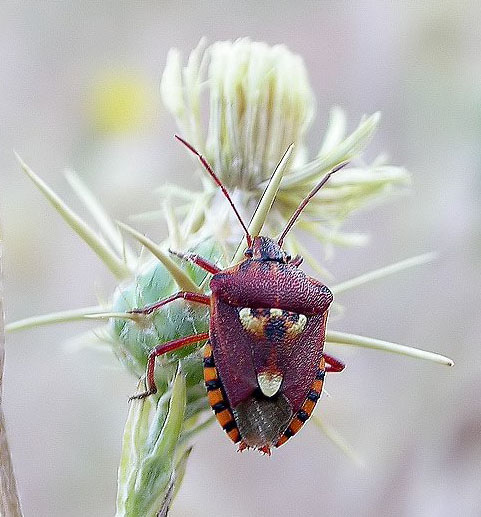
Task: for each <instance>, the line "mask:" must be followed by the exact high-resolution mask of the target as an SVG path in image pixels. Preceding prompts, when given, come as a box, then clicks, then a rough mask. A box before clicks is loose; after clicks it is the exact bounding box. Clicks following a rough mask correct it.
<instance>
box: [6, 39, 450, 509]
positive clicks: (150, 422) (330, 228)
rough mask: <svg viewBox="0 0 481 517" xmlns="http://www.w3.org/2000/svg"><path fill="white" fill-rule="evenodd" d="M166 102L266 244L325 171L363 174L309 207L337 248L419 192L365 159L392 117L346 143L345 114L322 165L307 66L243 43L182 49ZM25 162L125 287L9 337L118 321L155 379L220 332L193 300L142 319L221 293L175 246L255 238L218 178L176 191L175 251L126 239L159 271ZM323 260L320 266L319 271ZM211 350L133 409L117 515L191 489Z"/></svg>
mask: <svg viewBox="0 0 481 517" xmlns="http://www.w3.org/2000/svg"><path fill="white" fill-rule="evenodd" d="M205 90H207V91H208V93H209V106H208V112H209V121H208V124H207V126H206V127H207V129H204V125H203V123H202V114H203V112H204V111H203V110H204V108H203V104H202V99H201V98H202V96H203V93H204V92H205ZM162 96H163V99H164V103H165V105H166V106H167V108H168V109H169V110H170V111H171V112H172V113H173V115H174V116H175V118H176V120H177V123H178V125H179V127H180V128H181V132H182V135H183V136H184V137H186V138H187V139H188V140H190V141H191V142H192V144H193V145H195V146H196V147H197V148H198V149H199V151H201V152H202V153H204V154H205V155H206V157H207V158H208V159H209V160H210V161H211V162H212V164H213V166H214V168H215V170H216V171H217V172H218V174H219V175H220V176H221V178H222V180H223V181H224V182H225V183H226V185H228V186H229V187H230V190H231V191H233V190H235V192H234V198H235V200H236V203H237V204H238V206H239V208H240V209H241V211H243V212H249V211H250V210H252V207H254V206H257V209H256V211H255V213H254V216H253V218H252V220H251V223H250V225H249V231H250V232H251V233H252V234H253V235H257V234H259V233H260V232H261V231H262V232H263V233H266V234H268V235H274V234H275V233H276V232H277V231H278V230H279V228H280V227H281V226H283V225H284V222H285V220H286V219H287V218H288V217H289V216H290V215H291V214H292V212H293V210H294V208H295V207H296V206H297V205H298V204H299V201H300V200H301V199H302V198H304V197H305V195H306V194H307V192H309V191H310V190H311V188H312V186H313V185H314V184H317V183H318V182H319V179H320V177H322V176H323V175H324V173H325V172H327V171H328V170H330V169H331V168H332V167H334V166H337V165H339V164H340V163H342V162H344V161H346V160H350V161H351V163H353V164H356V165H355V166H354V165H352V166H351V167H350V168H349V169H347V170H345V171H343V173H342V174H338V175H337V177H334V178H333V179H332V181H331V182H330V183H329V184H328V185H327V186H326V188H325V189H323V190H322V191H321V192H320V193H319V196H318V197H317V198H316V199H315V200H313V202H312V203H311V204H310V205H308V209H306V211H305V213H303V219H302V220H301V221H300V222H299V224H298V226H299V228H302V229H303V230H305V231H307V232H309V233H311V234H312V235H314V236H315V237H317V238H318V239H319V240H321V241H323V242H325V243H328V244H330V245H334V244H356V243H357V244H358V243H359V241H360V240H361V238H360V236H359V235H345V234H341V233H340V232H339V231H338V227H339V225H340V224H341V223H342V221H343V220H344V219H345V218H346V217H347V216H348V215H349V214H350V213H351V212H352V211H353V210H355V209H358V208H360V207H363V206H366V205H367V204H368V203H369V202H370V201H371V200H372V199H374V198H380V197H383V196H385V195H386V194H387V193H389V192H390V191H391V190H393V189H394V187H396V186H397V185H405V184H407V183H408V182H409V175H408V173H407V172H406V171H405V170H404V169H402V168H400V167H394V166H387V165H385V164H384V162H382V161H381V160H380V159H377V160H375V161H374V162H373V163H372V164H371V165H370V166H366V165H364V164H363V162H362V161H360V153H361V152H362V150H363V149H364V147H365V146H366V144H367V142H368V141H369V139H370V138H371V136H372V134H373V133H374V131H375V129H376V127H377V123H378V120H379V115H378V114H374V115H372V116H370V117H367V118H365V119H363V120H362V121H361V122H360V124H359V126H358V128H357V129H356V130H355V131H354V132H353V133H351V134H350V135H349V136H347V137H346V136H345V129H344V128H345V116H344V114H343V112H342V111H341V110H340V109H339V108H335V109H334V110H333V111H332V112H331V117H330V122H329V126H328V129H327V131H326V134H325V136H324V139H323V142H322V143H321V144H320V146H319V147H320V148H319V151H318V153H317V154H316V155H315V157H314V158H312V159H310V160H309V159H308V158H307V151H306V149H305V148H304V144H303V139H304V136H305V133H306V131H307V129H308V127H309V124H310V123H311V121H312V118H313V114H314V101H313V95H312V92H311V88H310V86H309V83H308V81H307V74H306V71H305V68H304V65H303V62H302V59H301V58H300V57H299V56H296V55H294V54H292V53H291V52H290V51H289V50H287V49H286V48H285V47H283V46H275V47H269V46H267V45H265V44H263V43H252V42H250V41H249V40H248V39H242V40H238V41H236V42H234V43H232V42H219V43H215V44H214V45H212V46H211V47H208V48H206V46H205V43H204V42H203V41H201V43H200V44H199V46H198V47H197V48H196V49H195V50H194V51H193V52H192V53H191V55H190V57H189V60H188V64H187V66H186V67H184V68H182V66H181V60H180V55H179V53H178V51H176V50H172V51H171V52H170V53H169V56H168V59H167V65H166V69H165V72H164V76H163V80H162ZM291 144H294V146H292V145H291ZM286 149H287V151H286ZM282 156H283V159H282V160H281V161H280V163H279V165H278V167H277V168H276V169H275V173H274V174H272V171H273V170H274V168H275V166H276V164H277V163H278V162H279V160H280V158H281V157H282ZM20 163H21V166H22V168H23V170H24V171H25V172H26V174H27V175H28V176H29V177H30V178H31V180H32V181H33V182H34V183H35V184H36V185H37V187H38V188H39V189H40V190H41V191H42V192H43V194H44V195H45V196H46V197H47V199H48V200H49V201H50V202H51V203H52V205H53V206H54V207H55V208H56V209H57V210H58V211H59V213H60V214H61V215H62V216H63V217H64V219H65V220H66V222H67V223H68V224H69V225H70V226H71V227H72V228H73V229H74V230H75V231H76V232H77V233H78V234H79V235H80V237H82V238H83V239H84V241H85V242H86V243H87V244H88V245H89V246H90V247H91V248H92V249H93V250H94V251H95V252H96V253H97V255H98V256H99V258H100V259H101V260H102V261H103V262H104V263H105V265H106V266H107V267H108V268H109V270H110V271H111V272H112V273H113V274H114V275H115V276H116V278H118V280H119V286H118V288H117V289H116V291H115V293H114V295H113V297H112V300H111V302H110V303H109V304H108V305H107V306H105V307H103V306H93V307H87V308H84V309H80V310H79V309H76V310H71V311H64V312H61V313H57V314H51V315H45V316H40V317H34V318H28V319H26V320H23V321H20V322H15V323H11V324H10V325H8V326H7V329H8V330H10V331H12V330H19V329H22V328H28V327H31V326H34V325H40V324H49V323H57V322H61V321H72V320H75V319H80V318H90V319H99V320H104V321H107V323H106V324H105V325H104V326H103V327H102V328H101V329H97V331H96V333H95V339H96V340H97V341H98V342H99V343H100V342H101V341H104V342H105V343H107V344H108V345H109V346H111V347H112V349H113V351H114V352H115V353H116V355H117V356H118V357H119V358H120V359H121V361H122V362H123V364H125V365H126V367H127V368H128V369H129V370H130V371H132V372H133V373H134V374H135V375H136V376H138V377H141V376H142V375H143V374H144V372H145V366H146V362H147V357H148V354H149V351H150V350H151V349H152V348H153V347H154V346H155V345H157V344H159V343H162V342H166V341H169V340H172V339H176V338H178V337H181V336H185V335H188V334H193V333H202V332H205V331H206V330H207V328H208V313H207V311H206V310H205V309H202V308H201V309H199V308H195V307H192V306H189V305H188V304H185V303H183V302H182V301H180V302H174V303H172V304H169V305H166V306H164V307H162V308H161V309H159V310H158V311H156V312H155V313H153V314H150V315H145V314H132V313H130V312H129V311H130V310H131V309H133V308H135V307H141V306H143V305H146V304H150V303H153V302H155V301H156V300H158V299H162V298H165V297H167V296H169V295H171V294H173V293H174V292H176V291H178V290H179V289H181V290H187V291H194V292H206V290H207V289H208V280H209V277H208V275H207V274H206V273H205V272H202V271H200V270H199V269H198V268H196V267H194V266H192V265H190V264H188V263H185V262H183V261H181V260H179V259H178V258H176V257H171V256H169V254H168V252H167V248H168V246H169V245H171V246H172V247H174V248H176V249H182V250H183V251H184V250H185V251H193V252H195V253H198V254H201V255H203V256H205V257H206V258H208V259H210V260H211V261H213V262H216V263H218V264H219V265H220V266H221V267H224V266H226V265H227V264H229V263H230V262H231V261H232V260H233V261H235V260H237V258H238V256H239V254H238V253H235V251H236V248H238V245H239V241H240V240H241V235H240V232H239V228H238V224H237V221H235V222H234V221H231V220H230V219H231V218H230V213H229V212H228V206H226V203H225V200H224V199H222V201H221V200H220V196H219V194H218V190H217V189H216V188H215V187H214V186H213V185H212V184H211V182H210V180H209V178H205V177H203V179H202V184H203V190H202V191H200V192H190V191H187V190H185V189H181V188H179V187H176V186H173V185H171V186H168V187H166V186H163V187H162V197H163V201H164V207H163V211H162V215H163V217H164V218H165V221H166V224H167V226H168V229H169V235H170V237H169V239H168V241H166V242H164V243H160V244H157V243H154V242H153V241H151V240H150V239H149V238H148V237H146V236H144V235H142V234H141V233H139V232H138V231H137V230H134V229H133V228H131V227H129V226H127V225H124V224H120V227H121V229H122V232H123V234H128V235H129V236H130V237H132V238H134V239H135V240H136V241H138V242H139V243H140V244H142V246H143V247H144V248H146V249H147V250H148V251H149V252H150V253H151V254H152V255H153V256H154V257H155V259H152V258H149V259H146V257H145V253H144V254H140V255H139V256H136V254H135V253H134V252H133V250H132V249H131V248H130V246H129V245H128V244H126V243H125V242H124V239H123V236H122V234H120V233H119V230H118V227H117V226H116V225H115V224H114V223H113V222H112V220H111V219H110V218H109V216H108V215H107V214H106V213H105V211H104V210H103V208H102V207H101V205H100V204H99V202H98V201H97V200H96V199H95V196H94V195H93V194H92V193H91V192H90V191H89V190H88V188H87V187H86V185H84V184H83V183H82V182H81V181H80V179H79V178H78V177H77V176H76V175H75V174H74V173H72V172H70V173H69V174H68V175H67V179H68V181H69V182H70V184H71V186H72V187H73V189H74V190H75V192H76V193H77V194H78V195H79V197H80V198H81V199H82V201H83V202H84V204H85V206H86V208H87V209H88V211H89V212H90V213H91V215H92V216H93V217H94V218H95V220H96V221H97V223H98V225H99V230H100V231H97V230H94V229H92V228H91V227H90V226H89V225H88V224H87V223H85V221H84V220H83V219H82V218H81V217H80V216H79V215H78V214H76V213H75V212H73V211H72V210H71V209H70V208H69V207H68V205H67V204H66V203H65V202H64V201H62V200H61V199H60V198H59V197H58V196H57V195H56V194H55V192H53V191H52V189H51V188H50V187H49V186H48V185H46V184H45V183H44V182H43V181H42V180H41V179H40V178H39V177H38V176H37V175H36V174H35V173H34V172H33V171H32V170H31V169H30V168H29V167H28V166H27V165H26V164H25V163H23V162H22V161H21V160H20ZM271 175H272V176H271ZM269 178H270V180H269ZM268 180H269V181H268ZM266 185H267V188H266ZM179 200H180V203H179V202H178V201H179ZM274 200H275V203H274ZM174 201H176V202H175V203H174ZM221 202H222V204H223V206H225V209H226V210H225V214H229V215H226V216H225V218H224V219H223V218H222V217H221V216H220V215H219V210H217V209H216V210H215V216H213V215H212V214H213V213H214V211H213V210H212V206H213V205H216V208H217V205H219V206H221V205H220V203H221ZM174 206H175V208H173V207H174ZM268 216H269V217H268ZM180 221H182V222H180ZM263 227H264V230H263ZM286 244H287V247H288V248H290V250H291V251H292V252H293V253H297V252H300V253H301V254H303V255H304V256H305V257H306V258H308V259H309V258H310V257H309V254H308V252H307V250H305V249H304V247H303V246H302V244H301V243H300V242H299V240H298V238H297V237H295V236H294V235H293V234H292V233H291V234H290V235H289V238H288V240H287V242H286ZM233 256H234V259H233V258H232V257H233ZM432 258H433V256H432V254H425V255H421V256H419V257H413V258H411V259H407V260H404V261H401V262H398V263H396V264H393V265H390V266H387V267H385V268H382V269H379V270H377V271H373V272H370V273H367V274H365V275H362V276H360V277H357V278H354V279H350V280H348V281H345V282H342V283H340V284H338V285H337V286H334V287H333V288H331V290H332V291H333V293H334V294H339V293H342V292H344V291H346V290H348V289H351V288H353V287H356V286H358V285H361V284H364V283H366V282H370V281H374V280H376V279H379V278H382V277H384V276H386V275H389V274H392V273H395V272H398V271H401V270H403V269H406V268H408V267H412V266H414V265H419V264H423V263H426V262H428V261H430V260H431V259H432ZM310 260H311V263H312V264H313V266H314V267H317V268H320V266H319V264H318V263H317V261H315V260H314V259H312V258H310ZM320 269H321V270H322V268H320ZM331 344H343V345H354V346H361V347H369V348H376V349H380V350H385V351H390V352H393V353H399V354H405V355H410V356H414V357H418V358H422V359H428V360H432V361H435V362H438V363H441V364H447V365H452V364H453V363H452V361H451V360H450V359H448V358H446V357H443V356H440V355H438V354H435V353H432V352H425V351H422V350H419V349H414V348H410V347H406V346H403V345H398V344H395V343H389V342H386V341H381V340H378V339H372V338H366V337H362V336H356V335H352V334H347V333H344V332H339V331H334V330H328V331H327V333H326V345H327V346H329V345H331ZM199 349H200V346H199V345H191V346H189V347H186V348H184V349H182V350H181V351H176V352H172V353H170V354H167V355H165V356H162V357H161V358H159V360H158V364H159V367H158V368H156V383H157V387H158V392H157V394H156V395H155V396H153V397H150V398H148V399H147V400H145V399H144V400H142V401H134V402H132V404H131V406H130V411H129V416H128V420H127V424H126V428H125V432H124V440H123V450H122V458H121V463H120V467H119V477H118V481H119V484H118V498H117V517H121V516H133V515H143V516H151V515H152V516H154V515H166V514H167V511H168V508H169V506H170V503H171V501H172V498H173V497H174V495H175V493H176V491H177V490H178V487H179V486H180V482H181V479H182V476H183V472H184V470H185V466H186V462H187V458H188V456H189V453H190V450H191V443H192V438H193V437H194V436H195V434H197V433H198V432H200V431H201V430H202V429H203V428H204V427H205V426H207V425H209V423H210V422H211V420H212V418H211V417H210V416H209V412H208V404H207V402H206V398H205V392H204V388H203V380H202V364H201V361H200V357H199ZM141 385H142V382H141ZM140 389H142V387H141V388H140ZM316 418H317V417H316ZM318 424H319V427H320V428H321V429H322V430H323V432H324V433H325V434H326V436H330V437H332V438H333V441H335V442H337V443H338V444H339V445H340V447H341V448H342V449H343V450H344V451H348V450H349V448H348V447H347V446H346V445H345V443H344V442H343V441H342V440H340V439H339V438H338V437H336V435H335V433H334V432H333V431H332V429H330V428H329V426H326V425H323V424H322V422H319V421H318Z"/></svg>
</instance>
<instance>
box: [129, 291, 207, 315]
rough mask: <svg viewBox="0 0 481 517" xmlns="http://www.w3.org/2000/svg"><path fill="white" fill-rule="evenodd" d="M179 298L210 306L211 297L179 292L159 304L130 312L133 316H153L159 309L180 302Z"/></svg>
mask: <svg viewBox="0 0 481 517" xmlns="http://www.w3.org/2000/svg"><path fill="white" fill-rule="evenodd" d="M179 298H183V299H184V300H187V301H188V302H196V303H202V304H203V305H210V296H207V295H206V294H200V293H189V292H188V291H179V292H178V293H175V294H173V295H172V296H169V297H168V298H164V299H163V300H159V301H158V302H155V303H153V304H152V305H146V306H145V307H142V308H141V309H132V310H131V311H129V312H130V313H132V314H152V313H153V312H154V311H156V310H157V309H160V307H163V306H164V305H167V304H168V303H170V302H173V301H174V300H178V299H179Z"/></svg>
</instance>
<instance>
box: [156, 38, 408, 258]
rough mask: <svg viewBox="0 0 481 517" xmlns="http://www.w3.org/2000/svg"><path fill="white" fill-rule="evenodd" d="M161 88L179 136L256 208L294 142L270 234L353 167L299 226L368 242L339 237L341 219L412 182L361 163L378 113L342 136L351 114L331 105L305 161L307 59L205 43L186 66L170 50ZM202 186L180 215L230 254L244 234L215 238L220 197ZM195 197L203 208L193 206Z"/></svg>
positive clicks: (238, 44)
mask: <svg viewBox="0 0 481 517" xmlns="http://www.w3.org/2000/svg"><path fill="white" fill-rule="evenodd" d="M161 86H162V99H163V101H164V104H165V106H166V107H167V109H169V111H170V112H171V113H172V115H173V116H174V117H175V120H176V122H177V125H178V127H179V131H180V132H181V134H182V135H183V136H184V137H185V138H186V139H187V140H189V141H190V142H191V143H192V144H193V145H194V146H195V147H196V148H197V149H198V150H199V152H201V153H202V154H203V155H205V157H206V158H207V159H208V161H209V162H210V163H211V164H212V166H213V168H214V170H215V171H216V173H217V174H218V175H219V177H220V178H221V180H222V181H223V182H224V184H225V185H226V186H228V187H231V188H232V189H236V194H237V197H236V200H237V201H238V202H239V203H240V204H241V206H244V207H247V208H251V209H252V208H253V207H254V206H256V204H257V203H258V201H259V199H260V197H261V195H262V193H263V191H264V189H265V186H266V182H267V180H268V179H269V177H270V176H271V174H272V171H273V170H274V167H275V166H276V164H277V163H278V162H279V160H280V158H281V157H282V155H283V154H284V152H285V151H286V149H287V148H288V147H289V145H290V144H294V150H293V156H292V159H291V164H292V165H289V166H288V167H287V170H286V172H285V175H284V178H283V181H282V182H281V185H280V188H279V193H278V196H277V198H276V203H275V206H274V210H273V214H272V215H271V216H270V218H269V219H268V220H267V222H266V226H267V228H266V233H268V234H270V235H275V234H276V233H277V232H279V230H280V228H282V227H283V225H284V223H285V221H286V220H287V219H288V218H289V216H290V215H291V214H292V212H293V210H295V208H296V207H297V206H298V205H299V203H300V202H301V201H302V199H304V197H305V196H306V194H307V193H308V192H309V191H310V190H311V189H312V188H313V187H314V186H315V184H316V183H317V182H318V181H319V178H320V177H321V176H322V175H323V174H326V173H327V172H328V171H329V170H330V169H332V168H333V167H335V166H337V165H339V164H340V163H342V162H344V161H350V160H351V161H353V163H356V165H355V166H351V167H350V168H348V169H346V170H345V171H344V172H343V174H339V175H336V176H334V177H333V178H332V180H331V181H330V182H329V183H328V184H327V185H326V187H325V188H324V189H323V190H322V191H320V192H319V194H318V196H316V198H315V199H314V200H313V201H312V202H311V203H310V204H309V205H308V206H307V208H306V210H305V213H304V220H303V221H301V222H299V225H298V226H299V228H301V229H302V230H304V231H306V232H308V233H310V234H312V235H314V236H315V237H316V238H317V239H319V240H321V241H323V242H327V243H334V244H342V245H354V244H363V243H365V242H366V237H365V236H364V235H359V234H342V233H340V232H339V227H340V225H341V223H342V222H343V221H344V219H345V218H346V217H347V216H348V215H349V214H350V213H351V212H352V211H354V210H356V209H358V208H361V207H363V206H365V205H366V204H367V203H369V202H370V201H372V200H373V199H377V198H380V197H384V196H386V195H387V194H389V193H390V192H391V191H392V190H393V189H394V187H395V186H402V185H406V184H408V183H409V181H410V176H409V174H408V173H407V172H406V170H405V169H404V168H402V167H396V166H390V165H387V164H386V163H385V159H384V158H383V157H378V158H377V159H376V160H374V161H373V162H372V163H371V164H370V165H366V164H365V163H363V162H362V161H361V159H360V155H361V153H362V151H363V150H364V148H365V147H366V145H367V143H368V142H369V140H370V139H371V137H372V136H373V134H374V132H375V131H376V129H377V126H378V123H379V119H380V115H379V113H375V114H373V115H371V116H369V117H364V118H363V119H362V120H361V121H360V123H359V125H358V127H357V129H356V130H355V131H353V132H352V133H351V134H350V135H348V136H346V117H345V114H344V112H343V111H342V110H341V109H340V108H333V109H332V111H331V114H330V118H329V123H328V128H327V130H326V133H325V135H324V139H323V141H322V142H321V143H320V144H319V147H318V150H317V151H316V153H315V155H314V156H313V157H311V158H308V156H309V153H308V151H307V149H306V146H305V144H304V138H305V135H306V133H307V130H308V129H309V127H310V125H311V123H312V121H313V118H314V114H315V100H314V96H313V93H312V89H311V87H310V84H309V81H308V78H307V71H306V69H305V66H304V62H303V60H302V58H301V57H300V56H298V55H296V54H293V53H292V52H290V51H289V50H288V49H287V48H286V47H285V46H284V45H275V46H273V47H269V46H268V45H266V44H265V43H257V42H251V41H250V40H249V39H248V38H243V39H239V40H236V41H234V42H231V41H222V42H217V43H214V44H213V45H211V46H210V47H206V43H205V40H201V42H200V43H199V45H198V46H197V48H196V49H195V50H193V51H192V52H191V54H190V56H189V59H188V61H187V65H186V66H185V67H182V60H181V56H180V53H179V52H178V51H177V50H175V49H173V50H171V51H170V52H169V55H168V57H167V65H166V67H165V71H164V74H163V78H162V83H161ZM205 111H208V112H209V115H210V116H209V120H208V123H207V124H204V123H203V121H202V115H203V113H204V112H205ZM203 183H204V191H203V192H199V193H192V192H190V193H188V192H185V191H182V197H183V198H184V199H181V200H180V203H179V200H177V203H176V204H175V205H176V206H177V207H178V208H177V209H176V211H177V212H178V213H184V212H185V211H187V212H188V213H189V215H191V214H195V217H196V219H197V220H198V225H199V228H200V229H201V234H200V235H199V238H200V239H202V238H205V237H206V236H212V235H215V236H216V238H217V239H218V240H220V241H221V243H222V244H223V245H224V246H225V247H226V248H227V249H229V245H231V246H232V245H233V244H234V243H235V245H237V244H238V241H239V237H240V233H239V229H238V227H236V226H235V225H228V227H229V228H232V231H233V232H234V235H232V234H231V233H228V234H227V235H226V234H225V232H224V233H220V232H219V230H218V228H219V214H218V211H217V210H215V214H216V216H215V218H213V217H212V213H213V211H212V204H213V203H214V201H213V200H212V197H216V196H219V193H218V190H216V189H214V188H213V185H212V184H211V183H210V182H207V181H204V182H203ZM162 192H163V193H164V195H165V196H167V197H168V198H169V199H171V198H172V197H174V196H175V197H179V196H178V194H179V193H180V192H179V190H178V189H177V188H176V189H175V190H169V189H167V190H165V189H163V190H162ZM165 196H164V197H165ZM199 199H202V203H197V201H198V200H199ZM186 201H187V202H186ZM170 206H174V204H173V203H171V204H170ZM189 206H190V207H191V208H190V210H189ZM226 214H229V215H230V213H229V212H226ZM229 215H228V216H229ZM228 216H227V217H228ZM192 217H194V215H192ZM287 247H288V248H289V247H290V248H291V249H292V251H293V252H294V253H297V252H299V251H300V248H301V247H302V246H301V245H300V243H299V241H298V239H297V238H296V237H295V236H294V234H291V235H290V236H289V237H288V239H287Z"/></svg>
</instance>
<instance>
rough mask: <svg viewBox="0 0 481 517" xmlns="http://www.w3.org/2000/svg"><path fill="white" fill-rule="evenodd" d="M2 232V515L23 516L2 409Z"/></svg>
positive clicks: (1, 350) (1, 358) (1, 340)
mask: <svg viewBox="0 0 481 517" xmlns="http://www.w3.org/2000/svg"><path fill="white" fill-rule="evenodd" d="M1 240H2V239H1V233H0V515H2V516H5V517H22V509H21V507H20V499H19V497H18V491H17V482H16V480H15V474H14V472H13V465H12V458H11V456H10V448H9V447H8V440H7V431H6V428H5V417H4V415H3V409H2V381H3V367H4V364H5V331H4V314H3V280H2V248H1Z"/></svg>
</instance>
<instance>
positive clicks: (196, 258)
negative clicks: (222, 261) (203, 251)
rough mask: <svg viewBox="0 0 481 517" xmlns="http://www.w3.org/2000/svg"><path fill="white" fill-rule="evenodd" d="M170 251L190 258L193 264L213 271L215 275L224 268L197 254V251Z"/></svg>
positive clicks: (187, 258) (183, 257)
mask: <svg viewBox="0 0 481 517" xmlns="http://www.w3.org/2000/svg"><path fill="white" fill-rule="evenodd" d="M169 253H172V255H175V256H176V257H179V258H181V259H184V260H188V261H189V262H192V264H195V265H196V266H199V267H200V268H202V269H204V270H205V271H207V272H209V273H212V274H213V275H215V274H216V273H219V271H222V269H220V268H219V267H217V266H216V265H215V264H212V263H211V262H209V261H208V260H206V259H205V258H203V257H201V256H200V255H196V254H195V253H181V252H179V251H173V250H171V249H169Z"/></svg>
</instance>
